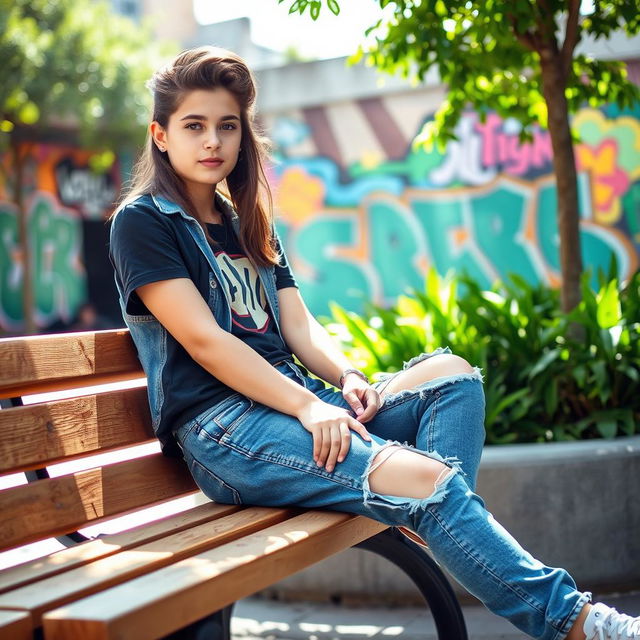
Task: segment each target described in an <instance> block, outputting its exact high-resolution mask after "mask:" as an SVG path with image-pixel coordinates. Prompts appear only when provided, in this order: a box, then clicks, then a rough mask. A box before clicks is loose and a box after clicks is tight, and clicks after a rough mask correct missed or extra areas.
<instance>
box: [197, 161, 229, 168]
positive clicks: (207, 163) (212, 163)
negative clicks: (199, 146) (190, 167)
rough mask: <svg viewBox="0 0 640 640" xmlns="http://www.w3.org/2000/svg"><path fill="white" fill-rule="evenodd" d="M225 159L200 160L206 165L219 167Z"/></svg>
mask: <svg viewBox="0 0 640 640" xmlns="http://www.w3.org/2000/svg"><path fill="white" fill-rule="evenodd" d="M223 162H224V160H200V164H203V165H204V166H205V167H219V166H220V165H221V164H222V163H223Z"/></svg>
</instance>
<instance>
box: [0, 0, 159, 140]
mask: <svg viewBox="0 0 640 640" xmlns="http://www.w3.org/2000/svg"><path fill="white" fill-rule="evenodd" d="M169 51H170V48H169V47H167V46H166V45H164V46H162V47H160V46H159V45H157V44H156V43H154V41H153V39H152V38H151V35H150V32H149V31H148V30H147V29H146V28H140V26H139V25H136V24H134V23H133V22H131V21H129V20H127V19H125V18H122V17H120V16H117V15H114V14H113V13H112V11H111V8H110V7H109V6H108V5H106V4H103V3H99V2H92V1H91V0H58V1H57V2H50V1H48V0H0V59H2V60H3V64H2V66H0V121H2V122H3V123H10V126H9V125H7V124H3V125H2V130H3V131H7V130H8V129H12V130H13V129H15V127H20V126H33V125H36V124H37V125H39V126H43V127H44V126H56V125H59V123H60V122H61V121H64V122H65V124H66V126H69V123H72V124H73V125H75V127H76V128H77V129H78V130H79V132H80V135H81V139H82V141H83V142H84V143H85V144H87V145H91V146H98V147H108V148H111V149H116V148H118V147H119V146H123V145H126V146H132V145H135V144H137V143H138V142H140V141H141V140H142V139H143V136H144V130H145V124H146V119H147V115H148V108H149V96H148V93H147V91H146V89H145V87H144V83H145V81H146V80H147V79H148V77H149V76H150V75H151V73H152V71H153V69H154V68H155V67H156V66H158V64H159V62H160V60H161V59H162V58H164V57H165V56H166V55H167V54H168V53H169Z"/></svg>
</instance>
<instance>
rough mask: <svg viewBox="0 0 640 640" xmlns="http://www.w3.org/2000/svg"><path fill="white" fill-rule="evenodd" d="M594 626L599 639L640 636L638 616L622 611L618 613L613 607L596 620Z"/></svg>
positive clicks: (612, 639)
mask: <svg viewBox="0 0 640 640" xmlns="http://www.w3.org/2000/svg"><path fill="white" fill-rule="evenodd" d="M595 628H596V630H597V631H598V636H599V638H600V640H624V638H631V639H633V638H640V618H632V617H631V616H628V615H626V614H624V613H618V612H617V611H616V610H615V609H612V610H611V611H610V612H609V613H608V614H607V615H606V616H605V617H604V618H602V619H601V620H596V623H595ZM605 633H606V634H607V635H605ZM614 634H615V635H614Z"/></svg>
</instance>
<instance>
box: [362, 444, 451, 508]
mask: <svg viewBox="0 0 640 640" xmlns="http://www.w3.org/2000/svg"><path fill="white" fill-rule="evenodd" d="M403 449H404V450H407V451H411V452H413V453H416V454H418V455H422V456H424V457H426V458H430V459H431V460H435V461H437V462H441V463H442V464H443V465H445V466H444V468H443V469H442V471H441V472H440V474H439V475H438V477H437V478H436V481H435V483H434V487H433V491H432V493H431V494H430V495H428V496H425V497H423V498H413V497H408V496H395V495H388V494H383V493H376V492H374V491H372V490H371V486H370V483H369V478H370V476H371V474H372V473H373V472H374V471H375V470H376V469H378V468H379V467H380V466H381V465H383V464H384V463H385V462H387V460H389V458H390V457H391V456H392V455H393V454H394V453H397V452H398V451H401V450H403ZM457 473H463V472H462V469H461V468H460V461H459V460H458V459H457V458H454V457H449V458H443V457H442V456H441V455H440V454H439V453H437V452H435V451H428V452H427V451H420V450H419V449H415V448H414V447H412V446H410V445H408V444H402V443H400V442H392V441H389V442H387V443H386V444H384V445H382V446H381V447H379V448H378V449H376V450H375V451H373V452H372V453H371V456H370V458H369V461H368V463H367V467H366V469H365V471H364V473H363V474H362V490H363V494H364V504H365V505H366V504H373V503H376V504H381V503H382V504H384V505H386V506H388V507H390V508H392V509H394V508H395V509H408V510H409V513H414V512H416V511H418V510H419V509H424V508H426V507H427V506H429V505H432V504H438V503H440V502H442V501H443V500H444V498H445V497H446V494H447V485H448V484H449V481H450V480H451V478H452V477H453V476H454V475H455V474H457Z"/></svg>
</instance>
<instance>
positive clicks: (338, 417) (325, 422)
mask: <svg viewBox="0 0 640 640" xmlns="http://www.w3.org/2000/svg"><path fill="white" fill-rule="evenodd" d="M297 417H298V420H300V422H301V423H302V426H303V427H304V428H305V429H306V430H307V431H309V432H310V433H311V435H312V436H313V460H314V462H315V463H316V464H317V465H318V466H319V467H325V468H326V470H327V471H329V472H331V471H333V470H334V469H335V467H336V463H338V462H342V461H343V460H344V459H345V458H346V456H347V453H348V452H349V447H350V446H351V431H355V432H356V433H358V434H359V435H360V436H361V437H362V438H363V440H367V441H369V440H371V436H369V432H368V431H367V429H366V428H365V426H364V425H363V424H361V423H360V422H359V421H358V420H356V419H355V418H353V417H352V416H350V415H349V412H348V411H347V410H346V409H342V408H341V407H336V406H334V405H332V404H328V403H326V402H322V400H316V401H313V402H310V403H309V404H307V405H305V407H304V408H303V409H302V411H300V413H299V415H298V416H297Z"/></svg>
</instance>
